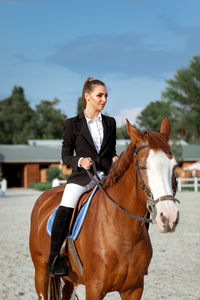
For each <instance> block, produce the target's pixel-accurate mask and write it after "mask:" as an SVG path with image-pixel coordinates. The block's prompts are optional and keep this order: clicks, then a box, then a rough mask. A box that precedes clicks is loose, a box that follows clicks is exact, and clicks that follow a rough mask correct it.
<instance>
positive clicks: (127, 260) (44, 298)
mask: <svg viewBox="0 0 200 300" xmlns="http://www.w3.org/2000/svg"><path fill="white" fill-rule="evenodd" d="M88 99H89V98H88ZM93 100H94V99H93ZM102 120H103V118H102ZM111 122H112V121H111ZM84 127H86V125H84V126H83V127H79V128H77V130H76V131H75V133H76V135H77V136H80V134H81V132H82V130H83V129H84ZM70 130H72V128H71V129H70ZM127 131H128V134H129V135H130V138H131V143H130V144H129V146H128V147H127V149H126V150H125V151H124V152H123V153H122V154H121V155H120V157H119V159H118V160H117V161H116V163H115V164H114V165H113V166H112V167H111V169H110V171H109V174H108V176H107V177H106V178H104V179H103V181H102V182H101V185H102V188H103V190H104V191H105V192H106V194H105V193H104V192H103V190H101V189H97V191H96V192H95V194H94V197H93V199H92V201H91V203H90V207H89V210H88V213H87V215H86V218H85V221H84V224H83V226H82V229H81V231H80V234H79V236H78V238H77V239H76V241H75V246H76V250H77V252H78V256H79V258H80V261H81V263H82V267H83V272H82V273H81V272H80V271H79V269H78V268H77V266H76V262H75V261H74V260H73V258H72V256H71V254H69V262H70V266H69V269H68V271H69V273H68V275H67V276H65V277H64V278H63V281H62V278H61V277H52V276H50V272H49V270H48V267H47V264H48V257H49V249H50V238H49V235H48V234H47V231H46V224H47V221H48V218H49V216H50V215H51V214H52V212H53V211H54V210H55V208H56V207H57V206H58V205H59V204H60V201H61V198H62V195H63V191H64V187H63V186H58V187H55V188H52V189H49V190H47V191H46V192H44V193H43V194H42V195H41V196H40V197H39V198H38V200H37V201H36V203H35V205H34V208H33V211H32V215H31V231H30V251H31V256H32V260H33V263H34V266H35V287H36V291H37V295H38V299H39V300H70V299H71V295H72V293H73V290H74V285H77V284H84V285H85V287H86V299H87V300H94V299H95V300H102V299H103V298H104V297H105V295H106V294H107V293H108V292H113V291H118V292H119V293H120V296H121V299H122V300H140V299H141V297H142V292H143V286H144V275H145V274H146V272H147V269H148V266H149V263H150V261H151V257H152V246H151V242H150V238H149V235H148V231H147V229H146V226H144V223H145V222H146V221H149V220H147V218H146V214H147V211H148V210H147V206H148V208H149V210H150V212H151V214H152V219H153V221H154V223H156V226H157V228H158V231H159V232H163V233H164V232H173V231H174V230H175V228H176V225H177V223H178V220H179V212H178V209H177V207H176V205H175V202H177V201H178V200H177V199H176V198H174V196H173V182H174V168H175V165H176V161H175V158H174V157H173V155H172V153H171V151H170V146H169V144H168V141H169V136H170V124H169V121H168V119H167V118H165V119H163V121H162V123H161V127H160V132H154V131H150V132H145V133H143V134H140V133H139V132H138V131H137V130H136V129H135V128H134V127H133V126H132V125H130V123H129V122H127ZM113 134H114V132H113ZM104 138H105V137H104ZM82 139H83V138H82ZM109 139H111V135H110V136H109ZM91 142H92V141H91ZM103 144H104V142H103ZM103 144H102V148H103ZM105 148H106V147H105ZM113 149H114V148H113ZM100 153H101V152H100ZM113 154H114V150H113ZM95 158H97V156H95V157H92V159H94V160H95ZM104 165H105V164H103V165H102V166H104ZM88 167H89V160H88ZM100 170H101V169H100ZM82 171H84V170H83V169H82ZM84 172H85V171H84ZM88 182H89V179H88ZM111 199H112V200H113V201H111Z"/></svg>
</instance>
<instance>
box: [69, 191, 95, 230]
mask: <svg viewBox="0 0 200 300" xmlns="http://www.w3.org/2000/svg"><path fill="white" fill-rule="evenodd" d="M92 191H93V189H92V188H91V189H89V190H88V191H86V192H84V193H83V194H82V195H81V196H80V197H79V199H78V201H77V202H76V205H75V207H74V211H73V214H72V218H71V222H70V226H69V234H71V232H72V228H73V225H74V223H75V221H76V218H77V216H78V214H79V212H80V210H81V208H82V207H83V206H84V205H85V204H86V202H87V201H88V199H89V197H90V195H91V194H92Z"/></svg>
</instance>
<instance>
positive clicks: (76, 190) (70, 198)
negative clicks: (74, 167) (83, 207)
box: [60, 183, 93, 208]
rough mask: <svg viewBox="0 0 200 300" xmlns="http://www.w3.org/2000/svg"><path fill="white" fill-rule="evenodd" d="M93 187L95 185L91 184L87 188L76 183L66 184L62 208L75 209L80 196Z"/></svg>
mask: <svg viewBox="0 0 200 300" xmlns="http://www.w3.org/2000/svg"><path fill="white" fill-rule="evenodd" d="M92 186H93V184H90V183H89V184H87V185H85V186H81V185H79V184H76V183H69V184H66V186H65V190H64V193H63V196H62V200H61V203H60V206H65V207H72V208H74V207H75V204H76V202H77V200H78V199H79V197H80V195H81V194H82V193H84V192H86V191H87V190H89V189H90V188H91V187H92Z"/></svg>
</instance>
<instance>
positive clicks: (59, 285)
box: [48, 274, 78, 300]
mask: <svg viewBox="0 0 200 300" xmlns="http://www.w3.org/2000/svg"><path fill="white" fill-rule="evenodd" d="M73 290H74V285H73V283H72V282H70V281H68V280H66V279H64V278H62V277H52V276H51V274H50V275H49V285H48V300H62V299H70V297H71V295H72V293H73ZM75 297H77V296H76V295H75ZM76 299H78V297H77V298H76Z"/></svg>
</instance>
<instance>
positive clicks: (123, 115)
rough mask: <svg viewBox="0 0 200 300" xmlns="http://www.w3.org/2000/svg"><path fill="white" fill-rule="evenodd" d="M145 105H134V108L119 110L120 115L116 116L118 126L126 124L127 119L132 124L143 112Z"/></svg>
mask: <svg viewBox="0 0 200 300" xmlns="http://www.w3.org/2000/svg"><path fill="white" fill-rule="evenodd" d="M143 109H144V107H134V108H130V109H128V108H125V109H123V110H121V111H120V112H119V115H118V116H115V120H116V123H117V127H120V126H123V125H125V124H126V119H128V120H129V122H130V123H131V124H134V123H135V121H136V118H137V116H138V115H139V114H140V113H141V111H142V110H143Z"/></svg>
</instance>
